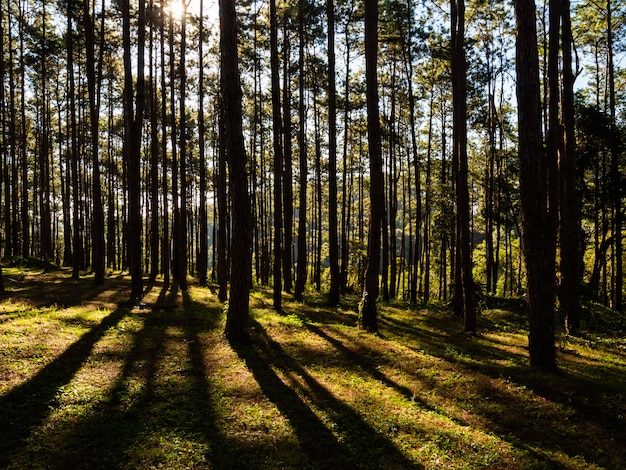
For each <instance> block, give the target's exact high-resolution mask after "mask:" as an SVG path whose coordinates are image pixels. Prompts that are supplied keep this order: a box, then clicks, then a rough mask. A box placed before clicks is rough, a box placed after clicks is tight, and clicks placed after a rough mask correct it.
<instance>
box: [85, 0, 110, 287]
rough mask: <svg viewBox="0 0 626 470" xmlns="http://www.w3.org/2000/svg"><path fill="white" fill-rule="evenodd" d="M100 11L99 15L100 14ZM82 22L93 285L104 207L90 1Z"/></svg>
mask: <svg viewBox="0 0 626 470" xmlns="http://www.w3.org/2000/svg"><path fill="white" fill-rule="evenodd" d="M104 13H105V11H104V10H102V12H101V14H103V15H104ZM83 20H84V23H85V47H86V49H87V50H86V67H87V70H86V72H87V89H88V94H89V120H90V127H91V129H90V130H91V165H92V176H91V177H92V185H93V187H92V191H93V195H92V201H93V209H92V210H93V214H92V215H93V217H92V219H91V224H92V225H91V233H92V239H93V244H92V249H93V253H92V266H93V270H94V273H95V277H94V282H95V283H96V284H97V285H101V284H103V283H104V247H105V244H104V210H103V209H104V206H103V200H102V185H101V182H100V153H99V150H100V144H99V127H100V126H99V123H100V110H99V106H98V105H99V101H100V100H99V99H98V97H97V96H96V93H99V92H98V91H97V90H99V86H98V87H97V85H98V83H97V82H98V80H97V77H96V64H95V38H94V36H95V34H94V24H93V20H92V16H91V12H90V2H89V1H88V0H84V2H83Z"/></svg>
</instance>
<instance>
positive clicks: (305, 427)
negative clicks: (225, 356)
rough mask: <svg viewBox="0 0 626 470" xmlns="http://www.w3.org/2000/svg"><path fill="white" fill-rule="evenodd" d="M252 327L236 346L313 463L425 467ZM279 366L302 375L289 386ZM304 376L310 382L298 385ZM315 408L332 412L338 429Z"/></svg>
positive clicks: (342, 466)
mask: <svg viewBox="0 0 626 470" xmlns="http://www.w3.org/2000/svg"><path fill="white" fill-rule="evenodd" d="M251 326H252V328H251V329H252V331H253V333H252V343H250V344H238V343H233V344H232V346H233V348H234V349H235V351H236V352H237V354H238V355H239V357H240V358H241V359H242V360H243V361H244V362H245V363H246V365H247V367H248V368H249V369H250V371H251V372H252V374H253V375H254V378H255V380H256V381H257V383H258V384H259V386H260V387H261V390H262V391H263V393H264V394H265V396H266V397H267V398H268V399H269V400H271V401H272V402H273V403H274V404H275V405H276V406H277V407H278V409H279V410H280V411H281V413H282V414H283V415H284V416H285V417H286V418H287V419H288V420H289V422H290V423H291V426H292V427H293V429H294V431H295V433H296V435H297V437H298V440H299V442H300V446H301V450H302V452H303V453H304V454H305V455H306V458H307V462H308V465H310V466H311V467H312V468H316V469H346V468H383V467H384V468H403V469H411V468H421V467H419V466H417V465H416V464H415V463H414V462H411V461H410V460H408V459H407V458H406V456H405V455H404V454H403V453H402V452H401V451H400V450H399V449H398V448H397V447H395V445H394V444H393V443H391V442H390V441H389V439H388V438H387V437H386V436H384V435H382V434H380V433H379V432H377V431H376V430H375V429H373V428H372V427H371V426H370V425H369V424H368V423H367V422H365V421H364V420H363V418H362V417H361V416H360V415H359V414H358V413H357V412H356V411H355V410H354V409H352V408H351V407H350V406H347V405H346V404H344V403H342V402H341V401H340V400H338V399H337V398H336V397H334V396H333V394H332V393H330V392H329V391H328V390H327V389H326V388H325V387H323V386H322V385H321V384H320V383H319V382H317V381H316V380H315V379H314V378H313V377H312V376H311V375H310V374H308V373H307V371H306V370H305V369H304V367H303V366H302V365H301V364H300V363H299V362H298V361H297V360H296V359H295V358H293V357H292V356H290V355H289V354H288V353H287V352H286V351H285V350H284V349H283V347H282V346H281V345H280V344H279V343H278V342H276V341H274V340H273V339H272V338H271V337H270V336H269V335H268V333H267V331H266V330H265V329H264V328H263V326H262V325H261V324H260V323H258V322H257V321H252V325H251ZM275 370H280V371H281V372H282V373H283V374H285V375H287V376H295V377H298V379H299V380H296V379H295V377H294V380H293V381H292V385H291V386H290V385H287V384H286V383H285V382H283V380H282V379H281V378H280V377H279V375H278V374H277V373H276V371H275ZM300 380H301V381H302V382H303V383H304V384H305V386H298V385H297V383H298V382H299V381H300ZM297 389H299V390H298V391H296V390H297ZM305 398H306V400H310V401H311V403H312V405H309V404H307V403H306V402H305ZM313 407H314V408H315V409H318V410H320V412H322V413H323V414H325V415H326V416H327V417H328V419H329V421H331V426H332V427H333V429H334V432H333V431H331V430H330V429H329V427H327V425H326V424H325V423H324V422H323V421H322V419H321V418H320V417H318V415H316V414H315V413H314V412H313V409H312V408H313Z"/></svg>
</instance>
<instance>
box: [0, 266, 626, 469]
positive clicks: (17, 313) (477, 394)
mask: <svg viewBox="0 0 626 470" xmlns="http://www.w3.org/2000/svg"><path fill="white" fill-rule="evenodd" d="M62 275H63V273H60V274H57V276H62ZM26 278H28V276H24V279H26ZM89 282H90V280H88V279H81V280H79V281H75V284H74V286H73V288H76V287H77V286H82V285H83V284H81V283H85V284H84V286H85V288H86V289H85V290H86V291H89V289H90V284H87V283H89ZM107 282H108V283H109V285H108V286H107V287H105V288H104V289H102V290H101V291H97V290H91V291H89V294H88V295H87V296H84V295H83V294H81V297H80V299H72V298H71V296H69V293H66V296H65V297H64V298H63V300H64V303H63V304H60V305H58V306H55V307H53V306H50V305H44V304H42V303H40V304H37V299H31V298H28V297H23V298H21V300H19V302H20V303H16V305H19V307H17V308H16V309H15V310H14V311H13V313H7V314H4V316H2V315H3V313H2V312H6V311H8V307H7V301H4V302H0V318H2V321H1V322H0V344H1V345H2V349H1V351H2V352H1V354H0V378H1V379H2V388H0V418H1V419H2V420H3V422H9V423H11V424H14V426H13V427H11V428H10V431H9V432H8V433H6V432H5V434H4V435H3V436H2V439H0V466H1V467H8V468H24V467H47V468H90V469H97V468H102V469H104V468H107V469H109V468H133V469H148V468H157V467H162V468H170V469H182V468H196V469H203V468H206V469H209V468H217V469H230V468H260V469H276V468H281V469H282V468H284V469H301V468H312V469H315V468H357V467H358V468H365V469H367V468H370V469H379V468H391V469H406V468H432V469H435V468H481V467H482V468H502V469H504V468H529V467H535V468H555V467H557V468H569V469H578V468H594V467H597V468H609V469H610V468H616V469H617V468H621V467H623V466H624V464H625V463H626V460H625V458H626V455H625V454H626V450H624V449H623V448H622V446H621V445H618V443H620V442H622V441H623V439H624V438H625V437H626V436H625V428H626V426H625V423H624V415H626V406H625V398H624V397H625V396H626V378H625V377H624V373H623V372H624V370H625V366H626V360H625V358H624V355H623V351H622V350H621V349H620V348H619V345H620V343H619V342H616V340H611V339H610V338H606V339H604V338H596V339H593V340H591V339H571V338H570V339H568V338H565V339H564V340H563V341H562V342H561V344H560V346H559V364H560V366H561V373H560V374H556V375H548V374H543V373H539V372H536V371H532V370H530V369H529V368H528V366H527V345H526V341H527V340H526V331H525V324H524V322H523V321H522V320H521V319H520V312H518V311H510V310H507V309H506V308H499V309H497V310H489V309H487V310H485V311H483V313H482V314H481V317H480V318H479V331H478V334H477V335H476V336H467V335H465V334H463V333H462V332H461V330H462V325H461V324H460V322H459V321H458V320H457V319H455V318H454V317H453V316H451V315H450V314H449V312H447V311H446V310H445V309H442V308H440V307H439V308H436V309H430V308H419V309H418V308H415V309H411V308H409V307H408V306H407V305H403V304H401V303H395V304H392V305H381V306H380V326H381V332H382V335H381V336H373V335H371V334H368V333H366V332H364V331H361V330H359V329H358V328H357V327H356V311H355V308H356V304H357V303H358V299H356V298H348V299H346V302H345V303H343V304H342V305H340V306H339V307H338V308H335V307H333V308H327V307H326V306H325V305H324V303H323V300H321V298H320V299H318V298H316V297H314V296H312V297H310V298H309V299H308V300H307V301H305V302H294V301H292V300H291V298H290V297H289V296H287V295H286V296H285V298H284V302H283V309H282V311H281V312H276V311H274V310H273V309H272V308H271V302H272V301H271V299H272V292H271V291H270V290H267V291H265V290H258V291H256V292H254V294H253V295H252V303H251V314H252V318H251V328H250V334H251V342H250V343H249V344H243V345H241V344H239V345H231V344H229V343H228V341H227V340H226V339H225V338H224V336H223V330H224V309H223V305H221V304H219V303H218V302H217V298H216V296H215V292H216V291H215V289H214V287H212V286H209V287H208V288H200V287H197V286H195V285H192V286H191V287H190V289H189V290H188V291H186V292H181V291H179V290H178V289H176V288H175V287H174V288H167V289H164V288H163V287H162V286H161V285H160V284H159V283H158V282H157V283H156V284H155V285H153V286H152V287H151V288H150V289H149V291H148V293H147V295H146V297H145V298H144V301H145V303H146V306H147V308H145V309H129V308H120V307H116V305H118V303H119V302H123V301H124V300H126V294H127V292H126V291H124V289H123V287H124V286H125V285H126V284H125V283H126V282H127V280H125V279H124V278H123V277H122V278H119V279H117V278H116V279H109V280H107ZM34 288H35V287H34V286H33V289H34ZM15 292H16V291H13V293H10V294H11V295H12V294H15ZM29 292H32V290H29ZM19 295H20V296H23V295H25V294H24V293H23V292H22V293H21V294H19ZM29 295H30V294H29ZM46 295H48V294H46ZM10 298H11V302H13V299H15V298H16V297H15V296H13V297H10ZM103 299H107V302H109V303H110V305H112V306H113V307H112V308H103V307H102V301H103ZM5 300H6V299H5ZM39 302H41V301H40V300H39ZM33 305H40V307H38V308H36V307H33Z"/></svg>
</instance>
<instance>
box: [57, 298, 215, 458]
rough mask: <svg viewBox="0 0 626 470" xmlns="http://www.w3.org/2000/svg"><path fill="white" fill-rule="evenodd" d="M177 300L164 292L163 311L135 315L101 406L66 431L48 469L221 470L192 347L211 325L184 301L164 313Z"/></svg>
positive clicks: (205, 388)
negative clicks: (138, 469) (137, 322)
mask: <svg viewBox="0 0 626 470" xmlns="http://www.w3.org/2000/svg"><path fill="white" fill-rule="evenodd" d="M178 293H179V291H178V290H176V289H173V290H167V291H166V290H164V291H163V292H161V294H162V296H163V302H164V304H162V305H161V306H162V307H163V308H159V309H157V310H155V311H152V312H145V313H142V317H143V324H142V327H141V329H140V330H139V331H136V332H135V333H132V334H133V337H132V344H130V348H129V350H128V352H127V353H126V355H125V357H124V363H123V365H122V367H121V370H120V373H119V375H118V377H117V379H116V381H115V382H114V383H113V385H112V387H111V389H110V390H109V391H108V392H107V394H106V397H105V399H104V400H103V401H101V402H99V403H96V404H95V405H94V406H93V408H92V409H91V410H90V411H89V412H88V413H86V414H84V415H83V416H82V417H81V418H80V419H78V420H76V422H74V423H72V424H71V425H70V426H69V427H70V429H69V431H68V430H65V434H64V436H63V439H62V441H63V443H62V444H61V446H60V447H59V448H57V449H55V450H54V453H49V454H50V455H48V456H47V461H46V467H47V468H58V469H66V468H72V469H81V468H84V469H90V470H92V469H103V470H104V469H110V468H122V467H126V468H128V467H130V468H132V467H134V466H142V467H146V468H148V467H150V468H152V467H154V468H157V467H159V468H161V467H162V468H170V467H172V466H174V467H177V468H178V467H185V468H225V467H223V466H222V464H221V458H222V454H223V453H224V452H225V450H224V449H223V448H222V447H223V446H222V439H221V434H220V433H219V430H218V429H217V426H216V425H215V413H214V410H213V406H212V401H211V398H210V393H209V391H210V385H209V382H208V380H207V377H206V371H205V369H204V362H203V355H202V350H201V346H200V340H199V335H200V333H201V332H204V331H209V330H211V328H213V325H212V323H211V322H212V320H211V319H209V318H208V317H205V316H203V315H202V314H203V313H204V312H203V311H202V310H201V309H200V306H199V305H195V304H193V303H192V302H191V301H190V300H189V299H188V298H187V300H184V302H183V304H184V305H185V308H184V309H182V308H179V307H180V304H177V305H178V307H177V308H168V307H165V306H164V305H173V304H174V303H176V296H177V294H178ZM203 307H204V306H203ZM205 310H206V308H205ZM60 431H63V428H62V426H61V429H60ZM181 454H182V455H184V459H183V460H182V461H179V460H178V459H180V458H181V457H180V455H181Z"/></svg>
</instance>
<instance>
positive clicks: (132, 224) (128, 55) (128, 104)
mask: <svg viewBox="0 0 626 470" xmlns="http://www.w3.org/2000/svg"><path fill="white" fill-rule="evenodd" d="M138 15H139V24H138V32H137V67H136V70H137V86H136V88H137V89H136V97H135V99H134V100H133V77H132V69H133V67H132V64H131V59H132V57H133V53H132V50H131V41H130V33H131V31H130V4H129V0H122V21H123V28H122V42H123V45H124V91H123V99H124V161H125V164H126V168H127V174H128V234H127V241H128V256H129V270H130V275H131V293H130V296H131V301H133V302H138V301H139V299H141V297H142V296H143V278H142V267H141V253H142V246H141V199H140V198H141V192H140V189H141V188H140V178H141V174H140V152H141V126H142V122H143V112H144V93H145V88H144V78H143V70H144V45H145V2H144V0H139V12H138Z"/></svg>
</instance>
